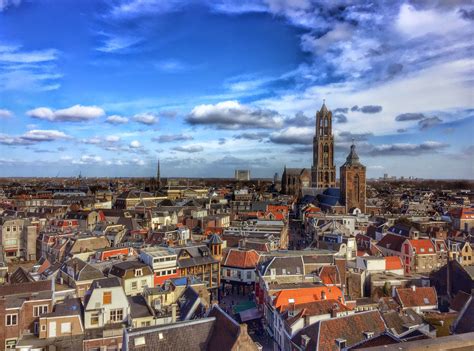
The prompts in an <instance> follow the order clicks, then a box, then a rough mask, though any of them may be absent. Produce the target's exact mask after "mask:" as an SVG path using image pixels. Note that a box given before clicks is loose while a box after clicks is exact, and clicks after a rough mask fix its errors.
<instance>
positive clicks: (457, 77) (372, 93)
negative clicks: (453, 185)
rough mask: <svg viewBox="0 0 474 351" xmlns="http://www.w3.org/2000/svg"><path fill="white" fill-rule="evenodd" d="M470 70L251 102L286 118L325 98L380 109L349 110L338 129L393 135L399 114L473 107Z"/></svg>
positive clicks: (433, 70) (455, 68)
mask: <svg viewBox="0 0 474 351" xmlns="http://www.w3.org/2000/svg"><path fill="white" fill-rule="evenodd" d="M473 67H474V60H471V59H466V60H457V61H452V62H449V63H443V64H439V65H435V66H432V67H430V68H427V69H424V70H421V71H419V72H416V73H412V74H410V75H407V76H402V77H399V78H397V79H393V80H390V81H387V82H381V83H378V84H373V85H371V86H368V87H367V86H365V85H361V84H359V83H357V82H354V81H349V82H345V83H335V84H327V85H314V86H311V87H309V88H307V89H306V90H305V91H303V92H302V93H300V94H286V95H282V96H280V97H275V98H268V99H264V100H261V101H257V102H256V104H257V105H259V106H262V107H263V108H269V109H272V110H276V111H279V112H280V113H282V114H285V115H294V114H295V113H297V112H298V111H316V110H319V108H320V107H321V104H322V100H323V99H324V98H325V99H326V104H327V106H328V107H329V108H330V109H331V108H335V107H338V106H353V105H357V104H359V105H374V104H376V105H381V106H383V111H381V112H380V113H378V114H377V115H376V116H370V117H369V116H367V115H366V114H363V113H361V112H351V113H350V114H348V122H347V123H344V124H339V125H338V126H337V129H339V130H340V131H354V130H357V131H359V132H361V133H363V132H373V133H374V134H375V135H382V134H392V133H396V131H397V129H399V128H400V124H399V122H397V121H395V117H396V116H397V115H399V114H400V113H408V112H410V113H418V112H420V113H427V112H431V111H443V110H452V109H469V108H474V100H473V99H472V93H471V91H472V89H473V88H472V82H471V81H470V80H469V77H472V75H473V73H474V72H473ZM433 77H436V80H433ZM453 118H456V117H453ZM404 123H406V124H405V125H404V127H410V126H411V125H415V124H416V123H417V121H413V122H404ZM410 123H411V124H410Z"/></svg>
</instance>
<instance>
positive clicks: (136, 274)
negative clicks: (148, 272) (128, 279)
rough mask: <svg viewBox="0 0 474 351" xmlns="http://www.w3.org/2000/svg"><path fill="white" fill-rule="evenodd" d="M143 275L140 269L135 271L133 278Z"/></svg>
mask: <svg viewBox="0 0 474 351" xmlns="http://www.w3.org/2000/svg"><path fill="white" fill-rule="evenodd" d="M142 275H143V270H142V269H141V268H140V269H135V276H136V277H141V276H142Z"/></svg>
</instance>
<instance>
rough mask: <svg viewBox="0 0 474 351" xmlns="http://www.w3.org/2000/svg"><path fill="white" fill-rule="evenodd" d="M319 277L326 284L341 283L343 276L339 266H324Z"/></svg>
mask: <svg viewBox="0 0 474 351" xmlns="http://www.w3.org/2000/svg"><path fill="white" fill-rule="evenodd" d="M319 278H320V279H321V281H322V282H323V283H324V284H326V285H337V284H341V277H340V275H339V269H338V268H337V266H323V267H321V270H320V271H319Z"/></svg>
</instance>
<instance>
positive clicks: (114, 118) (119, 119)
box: [105, 115, 128, 124]
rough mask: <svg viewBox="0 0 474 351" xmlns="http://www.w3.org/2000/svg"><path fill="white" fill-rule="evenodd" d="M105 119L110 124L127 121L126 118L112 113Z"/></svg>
mask: <svg viewBox="0 0 474 351" xmlns="http://www.w3.org/2000/svg"><path fill="white" fill-rule="evenodd" d="M105 121H106V122H107V123H110V124H124V123H127V122H128V118H127V117H122V116H119V115H112V116H109V117H107V119H106V120H105Z"/></svg>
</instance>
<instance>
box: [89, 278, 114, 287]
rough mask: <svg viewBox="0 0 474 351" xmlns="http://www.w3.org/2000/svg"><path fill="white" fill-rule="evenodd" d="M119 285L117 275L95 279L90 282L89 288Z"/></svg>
mask: <svg viewBox="0 0 474 351" xmlns="http://www.w3.org/2000/svg"><path fill="white" fill-rule="evenodd" d="M118 286H121V285H120V280H119V279H118V278H117V277H110V278H102V279H96V280H94V281H93V282H92V284H91V289H102V288H115V287H118Z"/></svg>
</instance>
